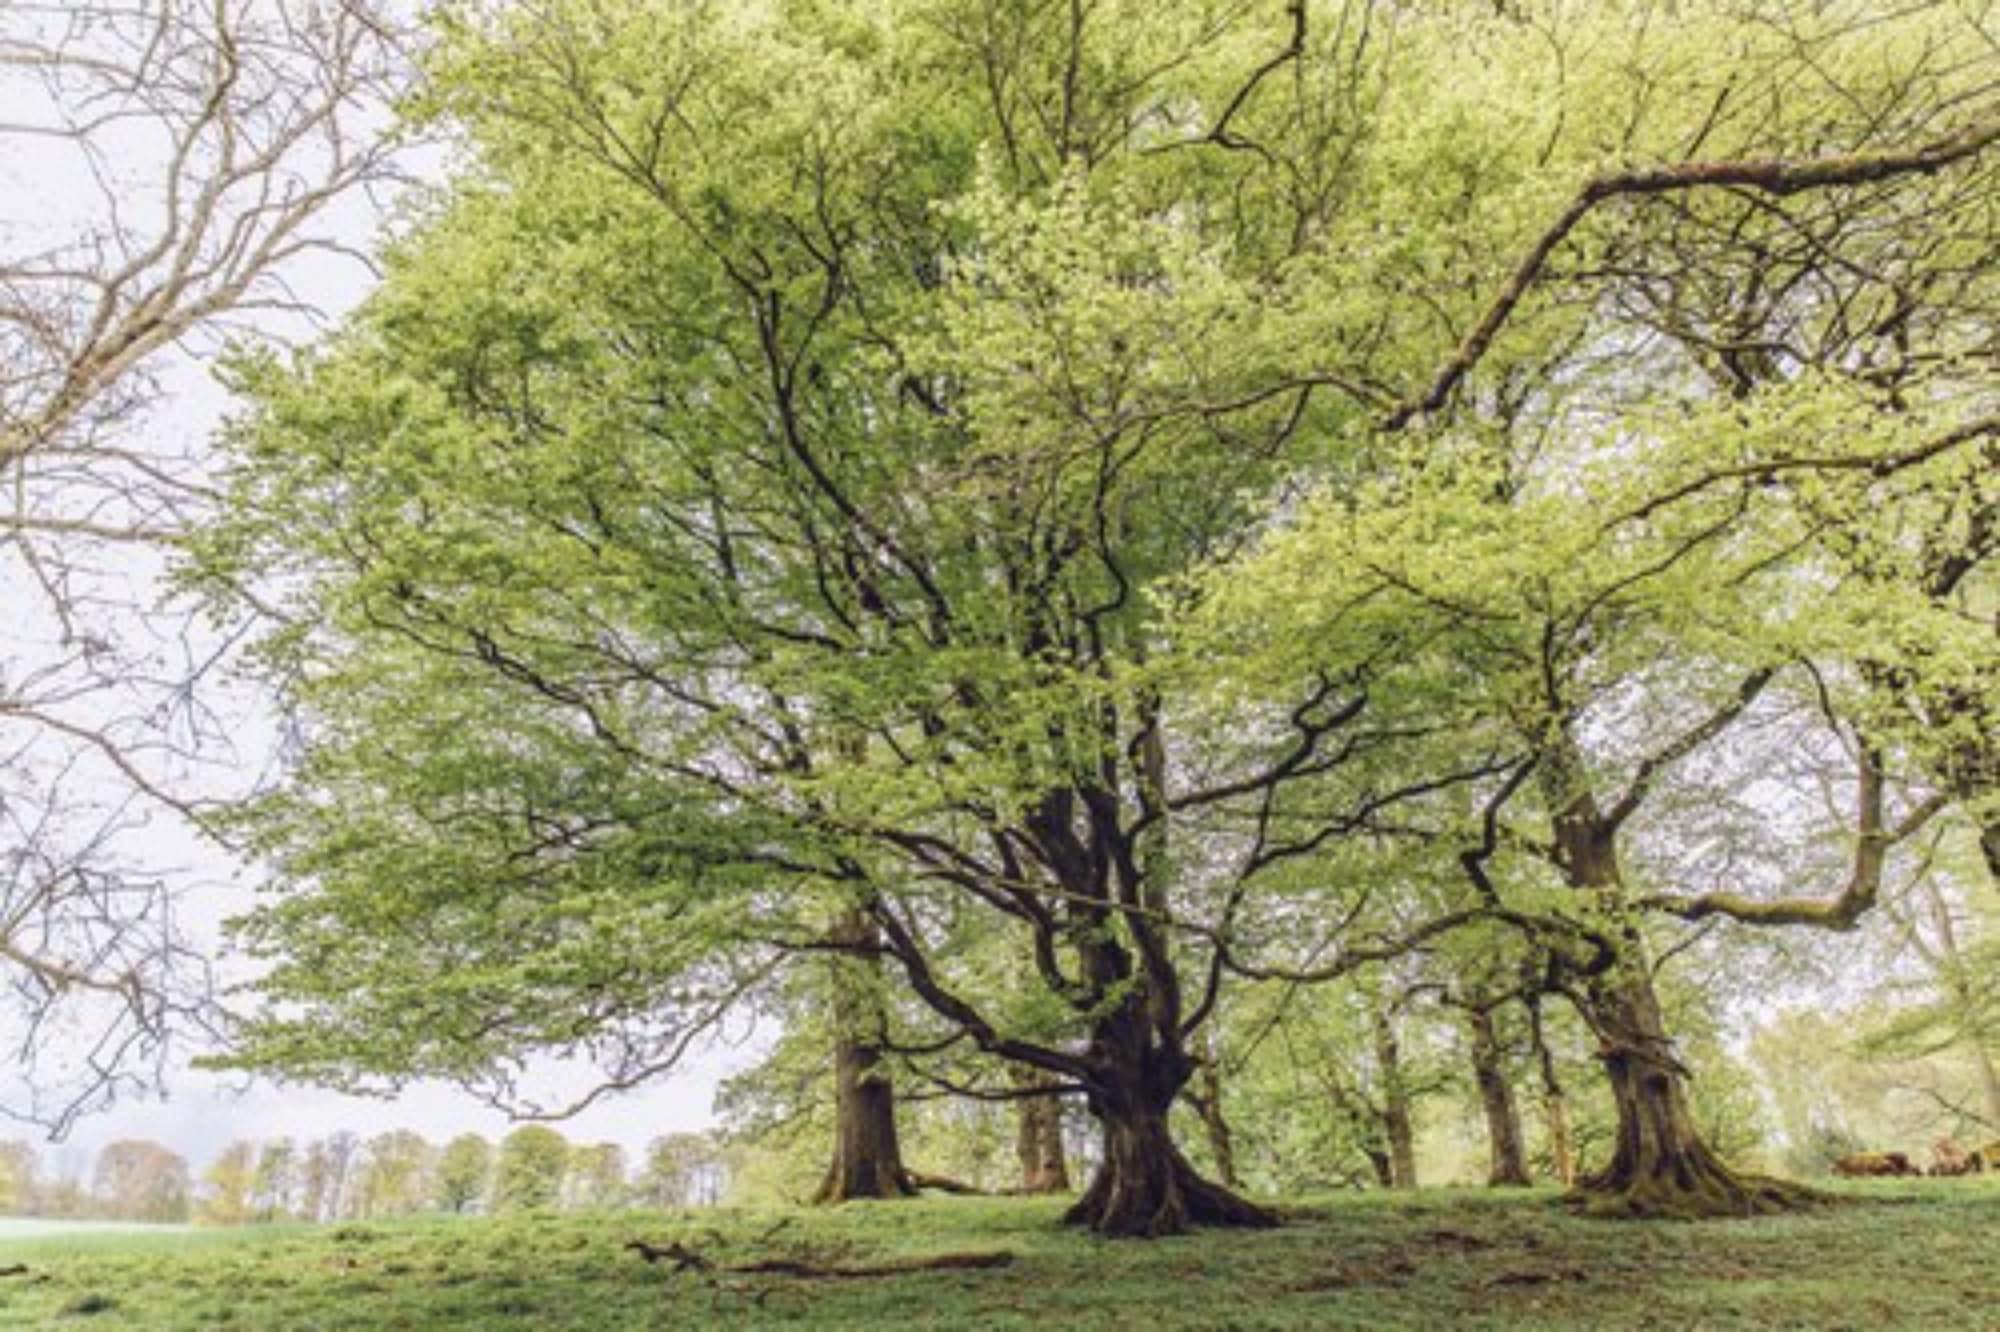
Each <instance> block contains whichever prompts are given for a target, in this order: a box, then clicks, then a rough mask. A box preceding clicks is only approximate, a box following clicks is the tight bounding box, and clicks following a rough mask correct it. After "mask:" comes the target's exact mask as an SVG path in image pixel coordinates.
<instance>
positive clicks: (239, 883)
mask: <svg viewBox="0 0 2000 1332" xmlns="http://www.w3.org/2000/svg"><path fill="white" fill-rule="evenodd" d="M0 18H4V19H7V21H8V22H10V23H12V22H14V21H15V20H14V19H12V18H10V17H8V16H7V15H5V14H0ZM46 112H47V104H46V102H41V103H39V104H38V94H37V93H36V90H35V86H34V85H33V84H32V83H29V82H23V81H22V79H21V78H20V77H19V76H18V75H8V76H7V77H5V78H0V126H18V125H20V124H21V123H23V122H28V121H38V120H42V119H44V118H45V116H46ZM158 147H159V145H158V144H157V143H148V142H147V141H146V140H144V139H143V138H133V139H130V140H127V141H124V142H123V146H119V145H116V144H114V146H113V148H112V150H111V152H110V154H109V155H108V156H102V157H100V159H99V161H98V163H97V168H96V170H95V171H93V170H91V169H90V167H89V164H88V163H87V162H86V161H85V160H84V159H82V158H81V157H79V156H78V155H77V154H76V153H75V152H74V151H72V150H71V149H70V147H69V146H68V145H65V144H64V143H62V142H60V141H53V140H48V139H45V138H38V137H36V136H34V135H22V134H20V133H18V132H13V131H10V132H8V133H6V135H5V138H4V140H0V260H8V259H18V258H20V257H21V256H24V255H28V254H33V253H37V252H41V251H43V250H45V249H49V248H54V247H60V246H63V245H65V244H74V243H76V242H77V241H78V240H79V239H80V238H82V237H84V236H86V235H88V234H90V233H91V232H92V231H93V230H96V229H101V228H102V227H103V226H104V225H105V223H106V220H107V219H106V212H107V205H106V202H105V199H104V197H103V194H102V192H101V191H100V189H99V184H100V183H101V182H102V181H104V180H106V179H109V180H112V181H114V182H119V181H122V180H124V179H126V178H128V177H129V179H130V180H131V181H132V182H133V190H132V193H131V195H130V196H129V197H121V198H120V199H119V211H120V213H121V214H123V215H125V216H124V219H123V220H124V221H126V222H127V223H128V224H131V223H134V222H139V223H141V224H143V221H144V216H145V210H146V208H147V206H148V200H147V197H146V193H145V189H146V185H147V183H148V181H149V180H155V179H157V172H156V171H154V172H151V173H150V174H149V171H148V164H149V160H150V159H149V156H148V155H149V154H156V153H157V151H158ZM430 160H431V161H433V162H435V161H437V160H438V158H436V157H433V158H432V159H430ZM412 165H414V166H417V167H419V168H420V169H421V168H422V166H423V164H422V163H412ZM432 174H435V173H434V172H433V173H432ZM379 202H380V201H379V200H378V201H370V200H367V199H364V198H362V197H361V196H359V195H354V196H350V200H349V203H348V205H347V206H346V207H345V209H344V211H342V212H341V213H340V214H339V215H338V216H337V219H336V221H335V223H334V229H335V234H336V235H337V237H338V239H340V240H341V241H343V242H345V243H347V244H350V245H353V246H355V247H357V248H361V249H366V248H368V247H369V246H370V244H371V242H372V238H373V235H374V233H375V232H376V230H377V228H378V226H379V224H380V222H381V218H382V214H381V213H380V212H378V211H377V209H378V205H379ZM284 277H285V279H286V282H287V284H288V286H289V288H290V289H291V291H292V292H293V293H295V294H296V295H297V296H298V297H299V298H300V299H301V300H302V301H304V302H305V303H306V304H308V305H310V306H312V307H314V308H316V309H317V310H318V311H319V312H320V313H321V315H322V317H323V319H322V324H321V326H322V327H324V326H327V325H329V324H330V323H331V322H333V321H335V320H337V319H338V318H339V317H340V315H341V314H343V313H344V312H346V311H348V310H351V309H352V308H353V307H354V305H355V304H356V303H357V302H359V301H360V300H361V299H362V298H363V297H364V296H365V295H366V292H367V290H368V287H369V284H370V282H371V281H372V277H371V274H370V272H369V269H368V268H367V267H366V266H365V265H363V264H361V263H359V262H356V261H354V260H352V259H348V258H343V257H339V256H337V255H332V254H326V255H316V256H306V261H305V262H303V263H301V264H296V265H294V266H293V267H291V268H288V269H287V270H285V273H284ZM258 328H260V329H261V331H262V332H263V333H266V334H277V335H280V336H283V337H285V338H286V339H287V340H289V341H299V340H302V339H305V338H309V337H310V336H312V335H313V326H312V325H311V324H310V323H308V322H306V321H302V320H299V319H296V318H293V319H287V320H285V321H283V322H276V321H274V319H272V318H270V317H266V318H263V319H262V320H261V321H260V324H259V325H258ZM246 331H253V330H251V329H245V328H243V327H240V326H239V327H237V328H236V329H234V330H232V332H234V333H237V334H240V333H243V332H246ZM220 345H221V338H220V337H219V336H217V335H214V334H207V335H203V336H199V337H197V338H195V339H193V340H191V341H190V343H189V344H188V345H186V346H184V347H182V348H180V349H177V350H176V351H175V352H173V353H171V354H169V355H167V356H163V357H161V358H157V359H156V361H155V362H154V364H153V365H152V366H151V367H150V368H151V369H152V370H153V371H154V372H155V373H156V375H157V378H158V383H159V384H160V387H161V390H162V392H161V395H160V398H159V401H158V403H157V405H156V406H155V408H154V409H153V410H152V411H150V412H149V413H147V414H146V415H144V416H140V417H134V418H133V419H132V420H130V421H129V422H127V423H125V425H124V426H121V430H122V431H123V432H124V434H125V435H126V436H129V438H121V439H120V441H119V442H120V443H121V444H122V445H126V446H129V447H133V448H136V449H143V450H145V451H148V452H150V453H153V454H155V455H158V456H169V457H187V456H195V455H198V454H199V453H200V451H201V450H202V448H203V447H204V443H205V441H206V440H207V438H208V436H209V435H210V433H211V432H212V431H213V430H214V429H215V427H216V425H217V424H218V422H219V421H220V420H221V419H222V417H223V415H224V414H225V413H226V412H227V411H228V410H229V408H230V406H231V404H230V402H229V399H228V396H227V394H226V393H225V392H224V391H223V390H222V389H221V387H220V386H219V385H218V384H217V383H216V382H215V379H214V374H213V363H212V362H213V357H214V354H215V352H216V351H217V350H218V348H219V346H220ZM31 511H32V510H31ZM91 557H92V558H93V559H94V560H96V561H97V562H98V568H97V571H96V574H95V575H94V576H98V577H100V578H101V579H102V580H104V581H103V582H102V583H101V584H100V586H107V587H113V588H118V587H121V586H122V587H124V588H129V589H130V590H131V600H132V601H133V602H134V603H135V604H136V603H141V602H146V601H150V600H152V599H153V592H152V590H151V589H152V583H153V580H154V579H156V577H157V573H158V570H159V568H160V559H159V556H158V554H157V552H154V551H151V550H148V549H145V548H140V547H132V546H120V545H115V544H114V545H109V546H106V547H103V548H102V549H99V550H94V551H93V552H92V554H91ZM35 604H36V594H35V591H34V588H33V586H32V585H31V584H30V582H29V581H28V573H27V571H26V570H25V569H24V568H23V566H22V564H21V563H20V561H19V560H18V559H15V558H7V557H6V556H5V552H0V685H4V683H5V668H6V667H7V665H8V663H9V662H10V661H11V662H12V663H14V667H15V669H16V671H17V678H19V673H21V672H23V670H24V667H23V663H27V664H29V665H31V664H32V662H33V660H34V654H35V653H36V652H37V651H38V650H43V649H47V648H49V647H51V646H52V645H53V644H54V643H55V639H56V633H55V630H54V629H53V628H52V627H51V625H50V624H49V623H48V622H47V620H46V619H45V618H44V619H42V620H39V621H38V620H37V618H36V611H35ZM126 630H127V631H128V632H142V631H139V630H134V629H133V628H132V626H131V625H127V626H126ZM227 707H228V708H229V709H231V711H232V716H231V718H230V724H229V735H230V741H231V749H232V752H229V753H227V754H218V753H216V752H213V751H211V752H210V753H208V754H207V755H206V756H205V757H206V758H207V759H209V760H210V761H211V762H215V763H218V764H219V767H220V769H221V770H219V771H216V770H211V771H210V772H208V773H207V775H206V777H205V779H204V786H205V787H207V788H208V789H212V790H228V789H231V788H234V789H239V790H240V789H242V788H244V787H245V786H247V785H248V784H250V782H252V781H253V780H254V779H255V778H256V776H257V775H258V774H261V773H268V772H269V770H270V765H271V762H272V757H271V756H272V753H273V745H272V739H273V735H274V727H273V725H272V722H271V719H270V717H269V715H268V713H263V712H260V710H259V709H258V708H257V707H256V705H255V703H254V702H249V703H246V702H245V701H244V700H243V699H241V698H232V699H231V700H230V701H229V702H228V704H227ZM100 780H105V781H106V790H105V792H104V798H105V799H107V800H116V799H118V798H120V797H121V796H122V795H123V794H124V793H123V792H121V791H118V790H116V789H113V787H112V785H111V783H110V782H109V780H108V779H100ZM4 849H5V848H0V850H4ZM122 850H123V852H124V854H125V855H126V856H127V858H128V859H130V860H131V861H133V862H134V863H139V864H143V865H145V866H146V867H148V868H150V869H156V870H159V871H161V872H164V873H166V874H168V875H170V877H171V880H172V882H173V883H174V884H175V885H176V886H177V888H178V889H179V890H180V891H181V893H182V903H183V919H184V920H185V921H186V922H187V923H188V925H189V926H190V928H191V929H192V931H193V932H194V933H195V934H196V935H197V936H198V937H200V938H201V939H203V940H204V941H205V942H206V943H207V945H208V946H210V947H211V948H213V947H215V946H216V945H218V944H219V940H220V931H219V926H220V923H221V922H222V921H223V920H224V919H225V918H226V917H228V916H229V915H231V914H234V913H236V912H238V911H241V910H242V909H243V908H244V907H245V906H246V905H248V904H249V902H250V901H251V900H252V897H253V896H254V893H255V889H256V877H257V876H256V872H255V870H254V868H253V867H249V866H244V865H241V864H236V863H233V862H232V861H231V860H230V859H229V857H228V856H227V854H226V853H224V852H223V851H221V850H220V849H219V848H216V847H214V846H212V845H206V844H203V843H202V842H201V841H200V840H199V839H198V838H196V837H195V836H194V835H193V834H192V833H191V832H190V830H189V829H188V828H187V827H186V826H185V824H183V823H181V822H179V821H178V820H177V819H176V818H174V817H173V816H170V815H165V814H160V815H157V816H154V817H151V818H149V819H148V820H147V821H146V824H145V826H144V827H143V828H142V829H139V830H137V831H136V832H134V833H133V834H131V835H129V836H128V837H127V838H126V839H125V842H124V844H123V847H122ZM223 966H224V973H223V974H224V978H225V979H236V980H240V979H242V978H243V977H244V976H245V975H246V974H247V972H246V970H245V969H244V966H243V964H242V963H241V962H240V960H234V959H229V958H227V957H224V958H223ZM753 1046H754V1042H753V1041H752V1032H751V1031H750V1029H749V1028H748V1025H747V1022H746V1023H744V1024H739V1025H738V1026H736V1027H735V1028H734V1029H731V1030H727V1031H725V1032H724V1033H722V1035H721V1036H720V1037H719V1038H718V1040H717V1042H716V1043H714V1045H713V1046H712V1047H711V1048H709V1049H708V1050H707V1051H705V1052H703V1053H702V1054H701V1055H700V1057H698V1058H696V1059H695V1060H693V1061H692V1062H691V1064H690V1065H689V1067H688V1069H687V1070H686V1072H684V1073H683V1074H681V1075H680V1076H678V1077H675V1078H672V1079H670V1080H664V1081H661V1082H659V1083H657V1084H655V1085H652V1086H649V1087H644V1088H641V1089H639V1090H637V1091H634V1092H631V1093H627V1094H625V1095H623V1096H619V1097H609V1098H605V1099H602V1100H600V1101H599V1102H597V1103H596V1104H595V1105H593V1106H592V1107H591V1108H590V1109H589V1110H588V1111H586V1112H585V1113H583V1114H581V1115H579V1116H577V1117H576V1118H574V1119H572V1120H569V1121H566V1122H563V1123H562V1124H560V1125H559V1127H560V1128H562V1130H563V1131H564V1132H565V1133H568V1134H569V1135H570V1136H572V1137H573V1138H576V1139H578V1140H586V1141H605V1140H608V1141H615V1142H619V1143H621V1144H623V1145H624V1146H626V1147H627V1148H628V1149H634V1150H636V1149H638V1148H641V1147H643V1145H644V1144H645V1142H646V1140H647V1139H649V1138H651V1137H652V1136H654V1135H656V1134H659V1133H663V1132H671V1131H680V1130H688V1129H695V1128H700V1127H704V1126H706V1125H708V1124H710V1123H712V1122H713V1115H712V1109H711V1108H712V1104H713V1100H714V1094H715V1089H716V1086H717V1083H718V1081H719V1080H720V1079H721V1077H722V1076H724V1074H725V1073H726V1071H728V1070H730V1069H732V1068H736V1067H740V1066H742V1065H744V1064H745V1063H747V1062H748V1061H749V1059H750V1058H751V1054H752V1050H753ZM6 1076H10V1075H9V1074H7V1073H6V1072H4V1071H0V1077H6ZM593 1085H594V1083H593V1082H592V1081H590V1080H589V1079H588V1077H587V1075H579V1076H578V1078H577V1079H576V1085H575V1086H574V1087H573V1089H569V1090H570V1091H571V1094H573V1095H580V1094H581V1093H582V1092H584V1091H587V1090H588V1089H589V1088H590V1087H591V1086H593ZM164 1093H165V1094H164V1096H163V1097H143V1098H142V1097H133V1096H128V1097H126V1098H125V1099H123V1100H121V1101H120V1102H119V1103H118V1104H116V1105H115V1106H113V1107H112V1108H111V1109H110V1110H108V1111H107V1112H105V1113H102V1114H98V1115H94V1116H91V1117H89V1118H86V1119H84V1120H83V1121H81V1122H80V1123H79V1124H78V1125H77V1127H76V1128H75V1130H74V1131H73V1132H72V1133H71V1134H70V1136H69V1138H68V1140H67V1142H66V1143H64V1144H62V1145H60V1146H51V1145H49V1144H47V1143H42V1144H40V1150H41V1151H42V1152H43V1155H44V1159H45V1161H46V1162H47V1163H49V1164H50V1165H52V1166H54V1167H55V1168H57V1169H59V1170H60V1169H74V1170H77V1171H79V1172H81V1171H83V1170H84V1169H86V1168H87V1163H88V1159H89V1157H90V1155H91V1154H92V1153H93V1152H94V1151H95V1150H96V1149H97V1148H99V1147H101V1146H102V1145H103V1144H104V1143H106V1142H108V1141H111V1140H113V1139H116V1138H123V1137H146V1138H153V1139H157V1140H159V1141H161V1142H164V1143H166V1144H168V1145H169V1146H171V1147H173V1148H174V1149H175V1150H177V1151H180V1152H182V1153H183V1154H185V1155H187V1156H188V1157H190V1158H191V1159H193V1160H195V1161H196V1162H200V1161H203V1160H206V1159H208V1158H210V1157H212V1156H214V1155H215V1154H216V1153H217V1152H218V1151H219V1150H220V1149H221V1148H222V1147H223V1146H224V1145H225V1144H226V1143H227V1142H229V1141H230V1140H232V1139H234V1138H239V1137H249V1138H267V1137H273V1136H279V1135H289V1136H292V1137H294V1138H309V1137H313V1136H317V1135H321V1134H326V1133H331V1132H334V1131H337V1130H341V1129H347V1130H352V1131H354V1132H357V1133H360V1134H362V1135H363V1136H366V1135H368V1134H371V1133H376V1132H381V1131H384V1130H388V1129H393V1128H409V1129H415V1130H416V1131H418V1132H420V1133H423V1134H424V1135H425V1136H427V1137H430V1138H433V1139H442V1138H446V1137H449V1136H451V1135H453V1134H455V1133H459V1132H464V1131H467V1130H472V1131H477V1132H482V1133H486V1134H488V1135H493V1136H497V1135H500V1134H503V1133H505V1132H506V1131H507V1130H508V1129H509V1127H510V1126H511V1125H510V1123H509V1121H508V1120H507V1119H506V1117H505V1116H504V1115H502V1114H501V1113H499V1112H498V1111H496V1110H494V1109H492V1108H491V1107H489V1106H487V1105H485V1104H484V1103H483V1102H481V1101H479V1100H477V1099H475V1098H473V1097H471V1096H469V1095H467V1094H465V1093H462V1092H459V1091H457V1090H455V1089H453V1088H450V1087H447V1086H442V1085H426V1086H422V1087H419V1088H416V1089H412V1090H410V1091H408V1092H406V1093H405V1094H404V1095H402V1096H400V1097H398V1098H396V1099H394V1100H389V1101H384V1100H376V1099H360V1098H353V1097H346V1096H341V1095H338V1094H335V1093H331V1092H327V1091H321V1090H316V1089H312V1088H287V1087H278V1086H275V1085H273V1084H272V1083H270V1082H269V1081H264V1080H252V1079H247V1078H245V1077H243V1076H241V1075H221V1074H213V1073H206V1072H200V1071H196V1070H193V1069H191V1068H186V1067H184V1066H180V1067H177V1068H176V1069H175V1071H173V1072H172V1074H171V1076H170V1077H169V1079H168V1083H167V1086H166V1087H165V1089H164ZM10 1136H21V1137H28V1138H35V1137H38V1136H39V1135H38V1134H37V1131H36V1129H35V1127H34V1126H33V1125H25V1124H24V1125H18V1126H15V1125H10V1124H8V1123H7V1122H6V1121H5V1120H4V1119H0V1138H5V1137H10Z"/></svg>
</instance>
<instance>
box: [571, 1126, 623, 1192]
mask: <svg viewBox="0 0 2000 1332" xmlns="http://www.w3.org/2000/svg"><path fill="white" fill-rule="evenodd" d="M626 1198H627V1192H626V1180H625V1149H624V1148H623V1147H620V1146H619V1145H618V1144H617V1143H615V1142H596V1143H590V1144H588V1145H583V1144H579V1145H578V1146H575V1147H572V1148H571V1149H570V1158H569V1170H568V1173H567V1174H565V1176H564V1177H563V1205H564V1206H565V1207H619V1206H623V1205H624V1203H625V1201H626Z"/></svg>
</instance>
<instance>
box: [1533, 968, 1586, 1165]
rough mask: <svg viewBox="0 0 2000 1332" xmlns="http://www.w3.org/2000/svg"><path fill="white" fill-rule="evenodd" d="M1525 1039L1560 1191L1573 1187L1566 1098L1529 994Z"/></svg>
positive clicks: (1537, 1006)
mask: <svg viewBox="0 0 2000 1332" xmlns="http://www.w3.org/2000/svg"><path fill="white" fill-rule="evenodd" d="M1528 1037H1529V1039H1530V1040H1531V1041H1533V1042H1534V1046H1535V1064H1536V1067H1537V1068H1539V1069H1540V1070H1541V1075H1542V1118H1543V1120H1544V1121H1545V1122H1546V1123H1547V1124H1548V1130H1549V1159H1550V1162H1551V1164H1552V1165H1553V1166H1554V1168H1555V1172H1556V1179H1557V1180H1559V1181H1560V1182H1561V1184H1562V1186H1563V1187H1564V1188H1566V1189H1567V1188H1573V1187H1575V1185H1576V1142H1575V1139H1574V1138H1573V1137H1572V1136H1571V1134H1570V1127H1569V1098H1568V1097H1567V1096H1566V1095H1564V1093H1563V1085H1562V1079H1561V1078H1559V1077H1557V1076H1556V1057H1555V1054H1554V1052H1553V1051H1551V1050H1550V1049H1549V1042H1548V1034H1547V1033H1546V1032H1544V1031H1543V1030H1542V1005H1541V1000H1540V997H1539V996H1537V995H1535V994H1534V993H1533V992H1532V991H1530V998H1529V1000H1528Z"/></svg>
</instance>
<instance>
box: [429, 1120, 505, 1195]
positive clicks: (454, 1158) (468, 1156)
mask: <svg viewBox="0 0 2000 1332" xmlns="http://www.w3.org/2000/svg"><path fill="white" fill-rule="evenodd" d="M492 1174H493V1144H492V1143H490V1142H488V1141H487V1140H486V1139H485V1138H482V1137H480V1136H479V1135H478V1134H477V1133H461V1134H459V1135H458V1136H457V1137H455V1138H453V1139H452V1140H451V1141H450V1142H448V1143H446V1144H445V1148H444V1151H443V1152H442V1153H441V1154H440V1155H439V1156H438V1162H437V1170H436V1172H435V1176H434V1187H435V1189H436V1199H437V1205H438V1209H439V1210H440V1211H445V1212H450V1213H452V1214H454V1215H456V1214H458V1213H461V1212H467V1211H477V1210H479V1207H480V1206H481V1204H482V1203H483V1202H484V1201H485V1199H486V1192H487V1186H488V1184H489V1183H490V1181H491V1177H492Z"/></svg>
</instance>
